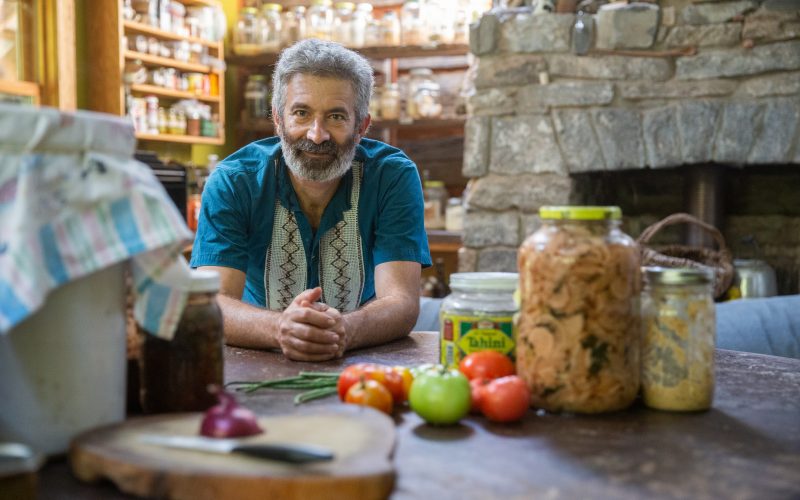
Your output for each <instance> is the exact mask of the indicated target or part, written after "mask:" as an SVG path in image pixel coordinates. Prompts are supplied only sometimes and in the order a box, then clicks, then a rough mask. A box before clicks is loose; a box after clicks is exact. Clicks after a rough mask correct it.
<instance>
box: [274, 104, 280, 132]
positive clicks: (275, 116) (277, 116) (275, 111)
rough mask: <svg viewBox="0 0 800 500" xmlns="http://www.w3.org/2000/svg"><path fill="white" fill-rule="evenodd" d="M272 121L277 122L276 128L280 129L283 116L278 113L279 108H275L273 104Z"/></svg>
mask: <svg viewBox="0 0 800 500" xmlns="http://www.w3.org/2000/svg"><path fill="white" fill-rule="evenodd" d="M272 123H274V124H275V130H278V129H279V128H280V125H281V116H280V115H279V114H278V110H277V109H275V107H274V106H273V108H272Z"/></svg>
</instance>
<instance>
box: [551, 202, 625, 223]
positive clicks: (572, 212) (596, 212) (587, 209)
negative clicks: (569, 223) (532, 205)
mask: <svg viewBox="0 0 800 500" xmlns="http://www.w3.org/2000/svg"><path fill="white" fill-rule="evenodd" d="M539 217H541V218H542V219H551V220H552V219H555V220H608V219H613V220H618V219H621V218H622V210H620V208H619V207H615V206H606V207H604V206H588V205H587V206H580V205H563V206H554V205H547V206H544V207H541V208H539Z"/></svg>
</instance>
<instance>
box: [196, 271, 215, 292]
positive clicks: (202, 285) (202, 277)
mask: <svg viewBox="0 0 800 500" xmlns="http://www.w3.org/2000/svg"><path fill="white" fill-rule="evenodd" d="M219 283H220V279H219V273H218V272H216V271H212V270H211V269H192V283H191V285H190V286H189V291H190V292H192V293H216V292H218V291H219Z"/></svg>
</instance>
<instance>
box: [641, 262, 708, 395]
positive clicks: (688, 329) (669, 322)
mask: <svg viewBox="0 0 800 500" xmlns="http://www.w3.org/2000/svg"><path fill="white" fill-rule="evenodd" d="M644 276H645V288H644V292H643V293H642V322H643V325H642V331H643V333H644V334H643V338H642V343H643V345H642V395H643V397H644V404H645V405H647V406H649V407H650V408H655V409H658V410H671V411H700V410H707V409H709V408H710V407H711V402H712V400H713V398H714V346H715V343H716V316H715V309H714V285H713V283H714V273H713V271H711V270H700V269H689V268H677V269H666V268H661V267H647V268H645V270H644Z"/></svg>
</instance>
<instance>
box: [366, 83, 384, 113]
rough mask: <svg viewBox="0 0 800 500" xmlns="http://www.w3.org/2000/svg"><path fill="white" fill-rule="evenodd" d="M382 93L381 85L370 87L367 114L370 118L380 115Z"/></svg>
mask: <svg viewBox="0 0 800 500" xmlns="http://www.w3.org/2000/svg"><path fill="white" fill-rule="evenodd" d="M382 95H383V88H382V87H374V88H373V89H372V96H371V97H370V99H369V114H370V116H372V119H373V120H374V119H376V118H380V117H381V97H382Z"/></svg>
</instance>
